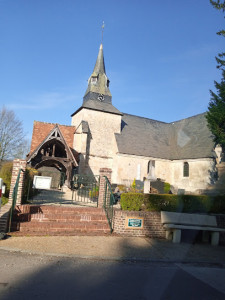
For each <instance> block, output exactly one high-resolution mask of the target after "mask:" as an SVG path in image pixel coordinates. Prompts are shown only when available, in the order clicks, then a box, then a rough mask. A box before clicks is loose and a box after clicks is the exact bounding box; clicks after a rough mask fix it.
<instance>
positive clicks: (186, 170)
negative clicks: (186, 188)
mask: <svg viewBox="0 0 225 300" xmlns="http://www.w3.org/2000/svg"><path fill="white" fill-rule="evenodd" d="M183 176H184V177H189V163H188V162H184V166H183Z"/></svg>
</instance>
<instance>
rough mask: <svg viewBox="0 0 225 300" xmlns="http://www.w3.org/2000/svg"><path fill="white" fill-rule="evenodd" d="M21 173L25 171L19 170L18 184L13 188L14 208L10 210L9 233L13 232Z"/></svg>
mask: <svg viewBox="0 0 225 300" xmlns="http://www.w3.org/2000/svg"><path fill="white" fill-rule="evenodd" d="M21 172H24V170H22V169H20V170H19V173H18V175H17V178H16V183H15V186H14V188H13V194H12V206H11V208H10V215H9V230H8V231H9V232H10V230H11V224H12V216H13V211H14V209H15V206H16V200H17V194H18V188H19V180H20V173H21Z"/></svg>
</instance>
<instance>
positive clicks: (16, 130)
mask: <svg viewBox="0 0 225 300" xmlns="http://www.w3.org/2000/svg"><path fill="white" fill-rule="evenodd" d="M24 142H25V139H24V132H23V126H22V122H21V121H20V120H18V119H17V118H16V116H15V113H14V111H12V110H8V109H6V108H5V107H3V108H2V109H1V110H0V165H1V163H2V161H3V160H6V159H13V158H15V157H17V156H18V154H19V153H22V152H21V150H22V149H24ZM18 158H20V157H18Z"/></svg>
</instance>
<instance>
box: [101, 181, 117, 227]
mask: <svg viewBox="0 0 225 300" xmlns="http://www.w3.org/2000/svg"><path fill="white" fill-rule="evenodd" d="M103 177H104V178H105V197H104V203H103V208H104V210H105V214H106V217H107V220H108V223H109V227H110V230H111V233H112V231H113V214H114V210H113V204H114V203H115V199H114V195H113V193H112V188H111V184H110V182H109V180H108V178H107V177H106V176H103Z"/></svg>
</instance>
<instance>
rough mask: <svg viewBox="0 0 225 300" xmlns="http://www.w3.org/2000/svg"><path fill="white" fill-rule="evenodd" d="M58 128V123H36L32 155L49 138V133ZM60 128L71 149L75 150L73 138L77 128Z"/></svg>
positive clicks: (31, 149)
mask: <svg viewBox="0 0 225 300" xmlns="http://www.w3.org/2000/svg"><path fill="white" fill-rule="evenodd" d="M55 126H56V123H46V122H39V121H34V126H33V135H32V141H31V148H30V153H31V152H33V151H34V150H35V149H36V148H37V147H38V145H39V144H40V143H41V142H42V141H43V140H44V139H45V138H46V137H47V136H48V134H49V132H50V131H51V130H52V129H53V128H54V127H55ZM58 127H59V129H60V131H61V132H62V135H63V137H64V139H65V141H66V143H67V145H68V146H69V147H70V148H73V136H74V132H75V130H76V127H75V126H67V125H59V124H58Z"/></svg>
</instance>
